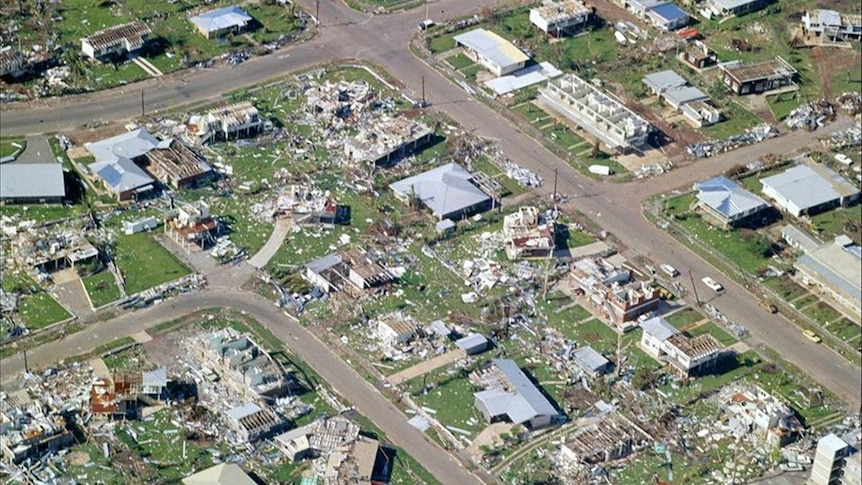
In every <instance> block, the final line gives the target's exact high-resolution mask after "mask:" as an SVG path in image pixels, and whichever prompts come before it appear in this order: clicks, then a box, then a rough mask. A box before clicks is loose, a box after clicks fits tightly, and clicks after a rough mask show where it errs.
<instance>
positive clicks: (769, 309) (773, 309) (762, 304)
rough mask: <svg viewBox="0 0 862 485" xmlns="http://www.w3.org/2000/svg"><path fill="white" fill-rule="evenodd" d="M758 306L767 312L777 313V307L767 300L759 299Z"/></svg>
mask: <svg viewBox="0 0 862 485" xmlns="http://www.w3.org/2000/svg"><path fill="white" fill-rule="evenodd" d="M760 308H763V309H764V310H765V311H767V312H769V313H778V307H777V306H775V305H773V304H772V302H770V301H768V300H761V301H760Z"/></svg>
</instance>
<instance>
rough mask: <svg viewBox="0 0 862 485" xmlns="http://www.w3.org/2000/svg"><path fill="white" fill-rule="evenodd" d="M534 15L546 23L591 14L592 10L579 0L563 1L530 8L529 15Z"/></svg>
mask: <svg viewBox="0 0 862 485" xmlns="http://www.w3.org/2000/svg"><path fill="white" fill-rule="evenodd" d="M533 12H535V13H536V15H538V16H539V17H541V18H542V19H544V20H545V21H547V22H548V23H553V22H560V21H564V20H569V19H571V18H574V17H579V16H582V15H584V14H591V13H592V12H593V9H592V8H591V7H588V6H586V5H585V4H584V3H583V2H581V1H580V0H563V1H562V2H557V3H549V4H547V5H542V6H539V7H535V8H531V9H530V14H532V13H533Z"/></svg>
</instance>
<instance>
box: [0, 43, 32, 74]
mask: <svg viewBox="0 0 862 485" xmlns="http://www.w3.org/2000/svg"><path fill="white" fill-rule="evenodd" d="M26 70H27V60H26V59H25V58H24V55H23V54H21V51H19V50H18V49H15V48H12V47H9V46H7V47H3V48H2V49H0V77H11V78H15V77H19V76H21V75H22V74H24V73H25V72H26Z"/></svg>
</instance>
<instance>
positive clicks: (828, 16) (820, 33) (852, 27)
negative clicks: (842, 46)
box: [802, 9, 862, 42]
mask: <svg viewBox="0 0 862 485" xmlns="http://www.w3.org/2000/svg"><path fill="white" fill-rule="evenodd" d="M802 27H803V29H804V31H805V33H807V34H809V35H814V36H816V37H818V38H819V39H820V40H821V41H822V42H851V41H857V42H858V41H859V40H862V15H858V14H846V13H839V12H837V11H835V10H824V9H818V10H814V11H810V12H805V15H803V16H802Z"/></svg>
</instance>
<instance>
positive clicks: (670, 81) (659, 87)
mask: <svg viewBox="0 0 862 485" xmlns="http://www.w3.org/2000/svg"><path fill="white" fill-rule="evenodd" d="M643 82H644V84H646V85H647V87H648V88H650V90H651V91H652V92H653V93H654V94H656V95H657V96H658V97H659V98H660V99H662V100H664V102H665V103H667V104H668V105H669V106H671V107H672V108H674V109H677V110H679V111H681V112H682V114H683V115H685V117H686V118H687V119H688V120H689V122H690V123H692V124H693V125H694V126H695V127H697V128H701V127H704V126H708V125H712V124H715V123H718V122H719V121H721V111H719V109H718V108H716V107H715V106H714V105H713V104H712V102H711V99H710V97H709V95H708V94H706V93H704V92H703V91H701V90H700V89H697V88H695V87H692V86H689V85H688V81H686V80H685V79H683V77H682V76H680V75H679V74H677V73H676V72H675V71H671V70H667V71H659V72H654V73H651V74H647V75H646V76H644V78H643Z"/></svg>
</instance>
